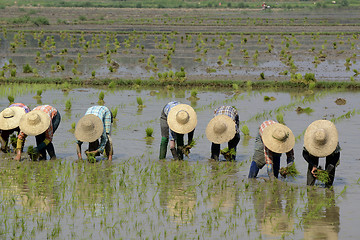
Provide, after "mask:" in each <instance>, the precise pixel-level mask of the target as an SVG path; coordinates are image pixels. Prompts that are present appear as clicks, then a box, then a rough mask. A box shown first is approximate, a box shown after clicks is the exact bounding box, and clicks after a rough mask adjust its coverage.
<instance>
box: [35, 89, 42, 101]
mask: <svg viewBox="0 0 360 240" xmlns="http://www.w3.org/2000/svg"><path fill="white" fill-rule="evenodd" d="M41 94H42V90H41V89H40V90H37V91H36V95H35V96H34V97H33V98H35V99H41Z"/></svg>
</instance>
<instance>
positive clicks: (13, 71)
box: [10, 68, 16, 77]
mask: <svg viewBox="0 0 360 240" xmlns="http://www.w3.org/2000/svg"><path fill="white" fill-rule="evenodd" d="M10 76H11V77H16V68H13V69H11V70H10Z"/></svg>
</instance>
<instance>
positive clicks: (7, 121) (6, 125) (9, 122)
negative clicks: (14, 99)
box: [0, 107, 25, 130]
mask: <svg viewBox="0 0 360 240" xmlns="http://www.w3.org/2000/svg"><path fill="white" fill-rule="evenodd" d="M6 109H11V110H13V111H14V116H13V117H11V118H5V117H4V115H3V114H4V111H5V110H6ZM23 115H25V110H24V109H23V108H22V107H10V108H5V109H4V110H3V111H2V112H1V113H0V129H1V130H11V129H14V128H17V127H18V126H19V124H20V119H21V117H22V116H23Z"/></svg>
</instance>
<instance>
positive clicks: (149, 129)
mask: <svg viewBox="0 0 360 240" xmlns="http://www.w3.org/2000/svg"><path fill="white" fill-rule="evenodd" d="M145 132H146V137H147V138H153V136H152V135H153V132H154V129H153V128H151V127H147V128H146V129H145Z"/></svg>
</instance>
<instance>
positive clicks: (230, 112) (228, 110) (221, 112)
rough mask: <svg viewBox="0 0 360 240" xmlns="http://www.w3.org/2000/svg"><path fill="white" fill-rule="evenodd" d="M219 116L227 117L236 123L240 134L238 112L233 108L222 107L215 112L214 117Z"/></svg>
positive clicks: (237, 131)
mask: <svg viewBox="0 0 360 240" xmlns="http://www.w3.org/2000/svg"><path fill="white" fill-rule="evenodd" d="M218 115H226V116H229V117H231V119H232V120H234V122H235V129H236V133H239V114H238V111H237V110H236V109H235V108H234V107H231V106H221V107H218V108H216V109H215V110H214V117H215V116H218Z"/></svg>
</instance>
